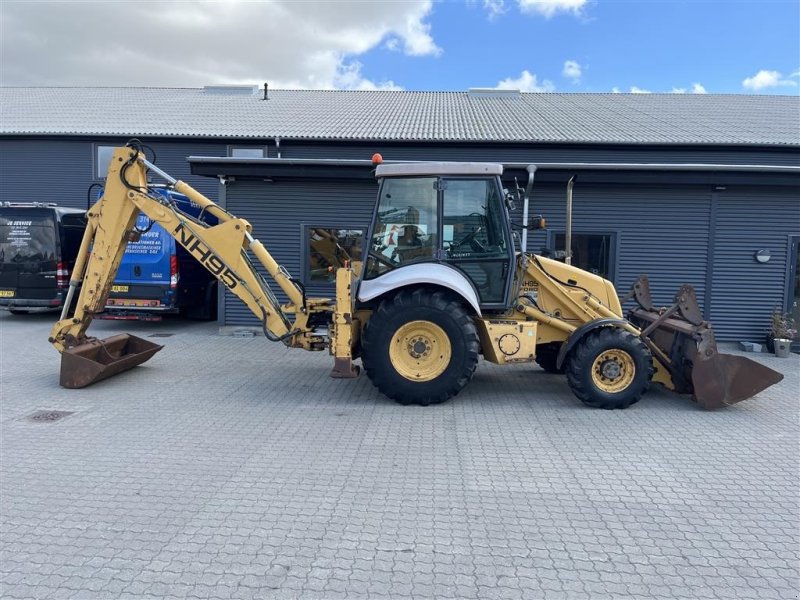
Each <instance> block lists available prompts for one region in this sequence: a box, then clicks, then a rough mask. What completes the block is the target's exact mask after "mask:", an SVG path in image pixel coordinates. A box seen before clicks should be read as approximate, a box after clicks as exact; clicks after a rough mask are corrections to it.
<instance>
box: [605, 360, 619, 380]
mask: <svg viewBox="0 0 800 600" xmlns="http://www.w3.org/2000/svg"><path fill="white" fill-rule="evenodd" d="M600 373H602V375H603V377H605V378H606V379H616V378H617V377H619V376H620V374H621V373H622V368H621V367H620V365H619V363H618V362H617V361H615V360H607V361H605V362H604V363H603V364H602V365H600Z"/></svg>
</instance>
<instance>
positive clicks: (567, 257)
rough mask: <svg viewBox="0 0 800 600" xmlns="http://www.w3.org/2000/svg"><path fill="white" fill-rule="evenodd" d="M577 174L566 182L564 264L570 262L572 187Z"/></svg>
mask: <svg viewBox="0 0 800 600" xmlns="http://www.w3.org/2000/svg"><path fill="white" fill-rule="evenodd" d="M577 178H578V176H577V175H573V176H572V177H570V178H569V181H568V182H567V222H566V225H565V226H564V264H567V265H571V264H572V188H573V187H575V180H576V179H577Z"/></svg>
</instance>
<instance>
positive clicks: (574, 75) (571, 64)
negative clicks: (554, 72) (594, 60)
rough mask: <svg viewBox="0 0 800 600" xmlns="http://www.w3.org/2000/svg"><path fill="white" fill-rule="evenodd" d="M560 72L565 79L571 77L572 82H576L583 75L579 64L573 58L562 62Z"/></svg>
mask: <svg viewBox="0 0 800 600" xmlns="http://www.w3.org/2000/svg"><path fill="white" fill-rule="evenodd" d="M561 74H562V75H563V76H564V77H566V78H567V79H571V80H572V82H573V83H578V82H579V81H580V80H581V75H583V70H582V69H581V66H580V65H579V64H578V62H577V61H575V60H568V61H565V62H564V70H563V71H561Z"/></svg>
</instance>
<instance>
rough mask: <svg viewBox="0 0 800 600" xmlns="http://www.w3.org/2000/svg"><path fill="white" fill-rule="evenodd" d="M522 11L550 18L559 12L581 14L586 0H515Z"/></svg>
mask: <svg viewBox="0 0 800 600" xmlns="http://www.w3.org/2000/svg"><path fill="white" fill-rule="evenodd" d="M517 3H518V4H519V9H520V11H522V12H523V13H536V14H540V15H543V16H544V17H546V18H548V19H549V18H551V17H553V16H555V15H556V14H558V13H560V12H564V13H572V14H574V15H580V14H582V11H583V7H584V6H586V3H587V0H517Z"/></svg>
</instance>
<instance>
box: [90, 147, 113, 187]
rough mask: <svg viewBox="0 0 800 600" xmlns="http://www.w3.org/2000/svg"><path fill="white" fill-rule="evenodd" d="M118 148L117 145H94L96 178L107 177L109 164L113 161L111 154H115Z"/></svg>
mask: <svg viewBox="0 0 800 600" xmlns="http://www.w3.org/2000/svg"><path fill="white" fill-rule="evenodd" d="M116 149H117V147H116V146H95V147H94V164H95V171H94V173H95V178H97V179H105V178H106V175H107V174H108V165H109V163H111V156H112V155H113V154H114V150H116Z"/></svg>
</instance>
